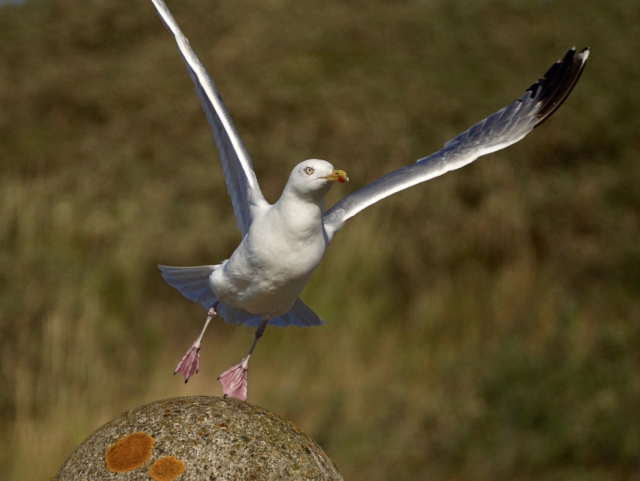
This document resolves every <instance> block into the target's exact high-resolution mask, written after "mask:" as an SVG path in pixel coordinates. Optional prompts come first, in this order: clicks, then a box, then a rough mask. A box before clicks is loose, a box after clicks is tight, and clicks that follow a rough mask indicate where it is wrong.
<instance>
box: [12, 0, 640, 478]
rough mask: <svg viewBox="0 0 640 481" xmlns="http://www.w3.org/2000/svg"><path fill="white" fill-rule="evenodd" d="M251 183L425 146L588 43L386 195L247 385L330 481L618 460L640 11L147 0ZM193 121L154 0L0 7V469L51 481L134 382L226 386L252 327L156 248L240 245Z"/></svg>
mask: <svg viewBox="0 0 640 481" xmlns="http://www.w3.org/2000/svg"><path fill="white" fill-rule="evenodd" d="M169 7H170V8H171V9H172V11H173V12H174V14H175V16H176V18H177V20H178V23H179V24H180V25H181V27H182V29H183V30H184V32H185V34H186V35H187V37H189V39H190V41H191V44H192V45H193V47H194V49H195V51H196V52H197V54H198V55H199V56H200V58H201V59H202V60H203V62H204V63H205V65H207V67H208V69H209V71H210V73H211V74H212V76H213V78H214V79H215V81H216V82H217V84H218V86H219V88H220V90H221V92H222V94H223V96H224V98H225V101H226V103H227V105H228V107H229V110H230V111H231V114H232V116H233V119H234V121H235V124H236V126H237V128H238V130H239V131H240V134H241V136H242V138H243V140H244V142H245V144H246V146H247V148H248V150H249V152H250V153H251V155H252V157H253V160H254V164H255V167H256V170H257V175H258V178H259V180H260V182H261V185H262V188H263V191H264V192H265V195H266V197H267V199H269V200H270V201H272V202H273V201H275V200H276V199H277V198H278V195H279V193H280V191H281V189H282V187H283V186H284V183H285V182H286V180H287V177H288V175H289V172H290V169H291V167H292V166H293V165H295V164H296V163H298V162H299V161H301V160H304V159H306V158H314V157H315V158H324V159H327V160H329V161H331V162H332V163H333V164H334V165H335V166H336V167H337V168H343V169H345V170H346V171H347V172H348V173H349V175H350V177H351V179H352V181H351V182H350V183H349V184H345V185H340V186H336V187H334V189H333V190H332V192H331V196H330V199H329V204H331V203H332V202H334V201H335V200H336V199H338V198H340V197H342V196H344V195H347V194H348V193H350V192H352V191H354V190H356V189H357V188H359V187H361V186H364V185H365V184H367V183H369V182H371V181H372V180H374V179H376V178H378V177H379V176H380V175H382V174H383V173H385V172H388V171H390V170H392V169H395V168H397V167H399V166H401V165H404V164H407V163H410V162H413V161H415V160H416V159H418V158H420V157H423V156H425V155H428V154H429V153H431V152H433V151H435V150H438V149H439V148H440V147H441V146H442V144H443V143H444V142H445V141H447V140H449V139H450V138H452V137H453V136H454V135H456V134H458V133H460V132H462V131H463V130H464V129H466V128H468V127H469V126H471V125H472V124H474V123H475V122H477V121H479V120H481V119H482V118H484V117H485V116H487V115H489V114H491V113H493V112H494V111H496V110H497V109H499V108H501V107H503V106H504V105H506V104H507V103H508V102H510V101H511V100H513V99H514V98H516V97H517V96H519V95H521V93H522V92H523V91H524V89H526V88H527V87H528V86H529V85H530V84H531V83H533V82H534V81H535V80H536V79H537V78H538V77H539V76H541V75H542V74H543V73H544V72H545V71H546V69H547V68H548V67H549V66H550V65H551V63H553V62H554V61H555V60H556V59H557V58H559V57H561V56H562V55H563V54H564V53H565V52H566V50H567V49H568V48H569V47H571V46H573V45H575V46H576V47H578V48H581V47H583V46H586V45H590V46H591V47H592V48H593V51H592V57H591V59H590V61H589V65H587V68H586V71H585V74H584V76H583V77H582V80H581V81H580V83H579V84H578V86H577V88H576V89H575V91H574V93H573V94H572V96H571V97H570V98H569V100H568V101H567V103H566V104H565V105H564V106H563V107H562V108H561V109H560V111H559V112H558V113H557V114H556V115H555V116H554V117H553V118H552V119H551V120H550V121H549V122H548V123H546V124H545V125H544V126H542V127H541V128H539V129H537V130H536V131H535V132H533V134H532V135H530V136H529V137H527V139H525V140H524V141H523V142H521V143H519V144H517V145H516V146H514V147H511V148H509V149H508V150H506V151H503V152H499V153H497V154H494V155H491V156H489V157H485V158H482V159H481V160H480V161H478V162H477V163H474V164H472V165H471V166H468V167H466V168H464V169H462V170H460V171H456V172H454V173H450V174H447V175H446V176H444V177H441V178H439V179H436V180H433V181H431V182H428V183H427V184H423V185H420V186H418V187H415V188H413V189H410V190H408V191H405V192H403V193H401V194H398V195H395V196H393V198H390V199H387V200H385V201H384V202H381V203H379V204H377V205H376V206H374V207H372V208H370V209H367V211H366V212H364V213H363V214H362V215H360V216H358V217H357V218H355V219H353V220H352V221H350V223H349V224H348V225H347V226H346V227H345V229H344V230H343V231H342V232H341V233H340V234H339V235H338V236H337V238H336V239H335V241H334V243H333V244H332V246H331V248H330V249H329V251H328V253H327V256H326V257H325V260H324V261H323V263H322V264H321V266H320V267H319V269H318V270H317V272H316V274H315V275H314V277H313V279H312V282H311V284H310V285H309V287H308V289H307V290H306V291H305V294H304V296H303V297H304V299H305V300H306V301H307V302H308V303H309V304H310V305H311V307H312V308H314V309H315V310H316V311H317V312H318V313H319V314H320V315H321V316H323V317H324V318H325V319H327V321H328V322H327V324H326V325H325V326H323V327H322V328H314V329H306V330H303V329H295V328H291V329H286V330H280V329H276V328H271V329H270V330H267V333H266V336H265V338H264V340H263V341H262V342H261V343H260V344H261V345H260V346H259V348H258V349H257V351H256V353H255V356H254V362H253V364H252V368H251V376H250V377H251V387H250V394H249V396H250V397H249V400H250V402H252V403H255V404H259V405H261V406H263V407H265V408H267V409H269V410H271V411H273V412H276V413H278V414H280V415H281V416H283V417H285V418H286V419H289V420H291V421H293V422H295V423H296V424H297V425H299V426H300V427H301V428H302V429H303V430H304V431H305V432H307V433H308V434H309V435H310V436H312V437H313V438H315V439H316V440H317V441H318V442H319V443H320V444H321V445H322V446H323V447H324V448H325V450H326V451H327V452H328V453H329V455H330V456H331V457H332V458H333V459H334V461H335V462H336V464H337V465H338V467H339V468H340V470H341V471H342V473H343V475H344V476H345V479H349V480H392V479H393V480H414V479H433V480H513V479H521V480H534V479H545V480H547V479H548V480H556V479H557V480H581V481H582V480H618V479H634V480H640V350H639V348H640V188H639V187H638V186H639V185H640V159H639V154H640V115H639V112H640V88H639V87H640V62H638V54H639V52H640V3H639V2H638V1H637V0H612V1H609V2H602V1H598V0H566V1H560V0H555V1H554V0H547V1H540V0H473V1H472V0H406V1H394V2H391V1H385V0H367V1H351V2H341V1H337V0H323V1H305V2H294V1H287V0H263V1H260V2H257V1H249V0H234V1H233V2H225V1H219V0H215V1H214V0H206V1H205V0H199V1H196V0H181V1H175V0H174V1H171V2H169ZM217 159H218V157H217V152H216V150H215V146H214V142H213V138H212V135H211V131H210V129H209V126H208V125H207V122H206V119H205V116H204V114H203V112H202V111H201V108H200V105H199V103H198V101H197V98H196V95H195V93H194V90H193V86H192V84H191V81H190V79H189V77H188V75H187V73H186V70H185V67H184V65H183V63H182V60H181V58H180V56H179V54H178V51H177V48H176V46H175V44H174V41H173V39H172V37H171V36H170V34H169V33H168V32H167V31H166V30H165V28H164V27H163V25H162V24H161V22H160V20H159V18H158V16H157V15H156V13H155V10H154V8H153V6H152V5H151V3H150V2H149V1H147V0H128V1H123V0H102V1H97V0H93V1H89V0H30V1H28V2H26V3H24V4H20V5H15V4H8V5H2V6H0V362H1V365H0V386H1V388H0V445H2V446H3V449H2V450H0V465H1V466H0V472H2V473H3V479H10V480H15V481H18V480H36V479H48V478H49V477H50V476H52V475H53V474H54V473H55V472H56V470H57V469H58V467H59V466H60V465H61V464H62V462H63V461H64V460H65V459H66V458H67V457H68V455H69V454H70V453H71V452H72V451H73V449H74V448H75V447H76V446H77V445H78V444H79V443H80V442H81V441H82V440H83V439H84V438H85V437H86V436H88V435H89V434H90V433H91V432H92V431H93V430H95V429H96V428H97V427H99V426H100V425H101V424H103V423H104V422H106V421H108V420H110V419H111V418H113V417H115V416H117V415H119V414H120V413H122V412H124V411H126V410H128V409H131V408H133V407H135V406H138V405H140V404H142V403H145V402H149V401H152V400H156V399H160V398H167V397H175V396H185V395H194V394H206V395H220V394H221V391H220V387H219V384H218V383H217V382H216V381H215V378H216V376H217V375H218V374H219V373H220V372H221V371H222V370H224V369H226V368H227V367H229V366H230V365H232V364H234V363H236V362H237V361H238V360H239V359H240V357H241V356H242V355H243V354H244V352H245V349H246V348H247V347H248V345H249V343H250V341H251V338H252V335H253V334H252V331H251V330H249V329H247V328H241V327H229V326H226V325H224V323H222V322H217V323H216V324H215V326H214V327H213V328H212V329H210V330H209V332H208V333H207V336H206V338H205V341H204V346H203V351H202V370H201V372H200V374H198V375H197V376H196V377H195V378H194V379H192V380H191V381H190V382H189V384H187V385H185V384H183V382H182V380H181V378H178V377H173V376H171V373H172V372H173V369H174V367H175V364H176V363H177V361H178V360H179V359H180V357H181V356H182V354H183V353H184V351H185V350H186V349H187V347H188V346H189V345H190V344H191V342H192V341H193V339H194V338H195V337H196V336H197V333H198V332H199V330H200V328H201V326H202V323H203V321H204V318H205V313H204V311H203V310H202V309H201V308H200V307H199V306H197V305H195V304H193V303H190V302H189V301H188V300H186V299H184V298H183V297H181V296H180V295H179V294H178V293H177V292H176V291H174V290H173V289H172V288H170V287H169V286H168V285H167V284H165V282H164V281H163V279H162V278H161V277H160V275H159V272H158V270H157V268H156V264H169V265H198V264H210V263H215V262H218V261H220V260H222V259H225V258H226V257H228V256H229V254H230V253H231V252H232V250H233V249H234V247H235V246H236V245H237V243H238V242H239V232H238V229H237V227H236V223H235V219H234V218H233V213H232V209H231V203H230V200H229V198H228V196H227V192H226V187H225V185H224V180H223V177H222V172H221V168H220V165H219V162H218V160H217Z"/></svg>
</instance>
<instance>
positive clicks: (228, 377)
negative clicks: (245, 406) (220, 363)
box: [218, 355, 251, 401]
mask: <svg viewBox="0 0 640 481" xmlns="http://www.w3.org/2000/svg"><path fill="white" fill-rule="evenodd" d="M250 357H251V355H249V356H247V357H245V358H244V359H243V360H242V362H241V363H240V364H236V365H235V366H233V367H230V368H229V369H227V370H226V371H225V372H223V373H222V374H220V376H218V381H220V383H221V384H222V392H223V393H224V397H225V398H226V397H234V398H236V399H240V400H241V401H246V400H247V387H248V385H249V383H248V379H247V378H248V373H247V371H248V370H249V358H250Z"/></svg>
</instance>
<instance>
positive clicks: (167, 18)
mask: <svg viewBox="0 0 640 481" xmlns="http://www.w3.org/2000/svg"><path fill="white" fill-rule="evenodd" d="M152 1H153V4H154V5H155V7H156V9H157V10H158V14H159V15H160V18H161V19H162V21H163V22H164V24H165V26H166V27H167V29H169V31H170V32H171V33H173V35H174V36H175V38H176V43H177V44H178V48H179V49H180V53H181V54H182V57H183V58H184V61H185V63H186V64H187V69H188V71H189V76H190V77H191V79H192V80H193V83H194V84H195V87H196V93H197V94H198V98H199V99H200V103H201V104H202V108H203V109H204V111H205V113H206V115H207V120H208V121H209V124H210V125H211V128H212V130H213V136H214V138H215V141H216V146H217V147H218V152H219V153H220V161H221V162H222V168H223V170H224V176H225V180H226V183H227V189H228V191H229V196H230V197H231V202H232V204H233V212H234V214H235V216H236V219H237V221H238V227H239V228H240V231H241V232H242V235H243V236H244V235H245V234H246V233H247V231H248V230H249V226H250V225H251V220H252V219H253V217H254V212H255V210H256V209H260V208H262V207H266V206H268V203H267V201H266V200H265V199H264V197H263V195H262V192H261V191H260V187H259V186H258V181H257V179H256V175H255V172H254V170H253V164H252V163H251V158H250V157H249V154H248V153H247V151H246V149H245V147H244V145H243V143H242V141H241V140H240V136H239V135H238V132H237V131H236V128H235V126H234V125H233V122H232V121H231V117H230V116H229V112H228V111H227V108H226V106H225V104H224V102H223V100H222V97H221V96H220V93H219V92H218V89H217V88H216V85H215V84H214V82H213V80H212V79H211V77H210V76H209V74H208V73H207V70H206V69H205V68H204V65H202V63H201V62H200V60H199V59H198V57H197V56H196V54H195V53H194V52H193V50H192V49H191V46H190V45H189V41H188V40H187V39H186V37H185V36H184V35H183V33H182V31H181V30H180V28H179V27H178V24H177V23H176V21H175V19H174V18H173V16H172V15H171V12H169V9H168V8H167V6H166V5H165V3H164V1H163V0H152Z"/></svg>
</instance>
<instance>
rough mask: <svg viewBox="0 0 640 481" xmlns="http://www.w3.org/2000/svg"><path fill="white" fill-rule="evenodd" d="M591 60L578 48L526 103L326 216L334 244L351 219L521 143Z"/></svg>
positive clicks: (527, 96)
mask: <svg viewBox="0 0 640 481" xmlns="http://www.w3.org/2000/svg"><path fill="white" fill-rule="evenodd" d="M588 56H589V49H588V48H585V49H584V50H582V51H581V52H580V53H579V54H578V55H575V48H574V49H571V50H569V52H567V54H566V55H565V56H564V58H563V59H561V60H558V61H557V62H556V63H555V64H554V65H553V66H552V67H551V68H550V69H549V70H548V71H547V73H546V74H545V76H544V78H542V79H540V80H539V81H538V82H536V83H535V84H533V85H532V86H531V87H529V89H528V90H527V92H526V93H525V94H524V95H523V96H522V97H520V98H518V99H516V100H515V101H513V102H512V103H511V104H509V105H507V106H506V107H505V108H503V109H501V110H499V111H498V112H496V113H494V114H493V115H491V116H489V117H487V118H486V119H484V120H483V121H481V122H479V123H477V124H476V125H474V126H473V127H471V128H470V129H469V130H467V131H466V132H463V133H462V134H460V135H458V136H457V137H455V138H454V139H452V140H450V141H448V142H447V143H446V144H445V145H444V148H443V149H442V150H440V151H438V152H436V153H435V154H432V155H430V156H429V157H425V158H422V159H420V160H418V161H417V162H416V163H415V164H412V165H408V166H406V167H402V168H400V169H398V170H396V171H393V172H391V173H389V174H387V175H385V176H383V177H381V178H379V179H378V180H376V181H374V182H372V183H371V184H369V185H368V186H366V187H364V188H362V189H360V190H358V191H356V192H354V193H353V194H351V195H349V196H348V197H345V198H344V199H342V200H341V201H339V202H337V203H336V204H335V205H334V206H333V207H332V208H331V209H329V210H328V211H327V212H326V213H325V215H324V226H325V230H326V232H327V237H328V239H329V241H331V239H332V238H333V236H334V234H335V233H336V232H337V231H338V230H340V228H342V226H343V225H344V223H345V222H346V221H347V220H348V219H350V218H351V217H353V216H354V215H356V214H357V213H358V212H360V211H362V210H363V209H365V208H367V207H368V206H370V205H372V204H375V203H376V202H378V201H379V200H381V199H384V198H385V197H388V196H390V195H392V194H394V193H396V192H399V191H401V190H404V189H407V188H409V187H411V186H413V185H416V184H419V183H420V182H425V181H427V180H429V179H433V178H434V177H438V176H440V175H442V174H445V173H446V172H449V171H450V170H455V169H459V168H460V167H464V166H465V165H467V164H470V163H471V162H473V161H474V160H476V159H477V158H478V157H480V156H482V155H487V154H490V153H492V152H495V151H497V150H500V149H504V148H505V147H508V146H509V145H511V144H514V143H515V142H518V141H519V140H521V139H522V138H523V137H524V136H525V135H527V134H528V133H529V132H531V131H532V130H533V129H534V128H535V127H537V126H538V125H540V124H541V123H542V122H544V121H545V120H546V119H547V118H549V116H551V114H553V113H554V112H555V111H556V110H557V109H558V107H560V105H561V104H562V102H564V100H565V99H566V98H567V96H568V95H569V94H570V93H571V90H572V89H573V87H574V86H575V84H576V83H577V82H578V79H579V78H580V75H581V74H582V70H583V69H584V65H585V62H586V61H587V58H588Z"/></svg>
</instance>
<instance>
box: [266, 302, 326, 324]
mask: <svg viewBox="0 0 640 481" xmlns="http://www.w3.org/2000/svg"><path fill="white" fill-rule="evenodd" d="M324 323H325V321H324V319H322V318H321V317H320V316H319V315H318V314H316V313H315V312H313V311H312V310H311V308H310V307H309V306H307V305H306V304H305V303H304V302H302V301H301V300H300V299H296V302H294V304H293V307H292V308H291V310H290V311H289V312H287V313H286V314H283V315H282V316H279V317H276V318H274V319H271V320H270V321H269V325H273V326H278V327H287V326H298V327H312V326H321V325H323V324H324Z"/></svg>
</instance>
